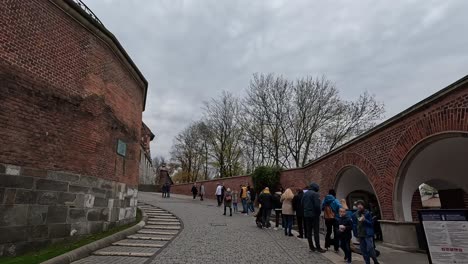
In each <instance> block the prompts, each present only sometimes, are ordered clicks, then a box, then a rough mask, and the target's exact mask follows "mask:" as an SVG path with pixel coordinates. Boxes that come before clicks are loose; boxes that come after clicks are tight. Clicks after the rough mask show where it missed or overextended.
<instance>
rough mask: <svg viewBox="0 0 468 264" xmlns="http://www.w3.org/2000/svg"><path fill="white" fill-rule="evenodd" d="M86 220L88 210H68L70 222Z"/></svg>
mask: <svg viewBox="0 0 468 264" xmlns="http://www.w3.org/2000/svg"><path fill="white" fill-rule="evenodd" d="M82 221H86V210H85V209H76V208H70V209H69V211H68V221H67V222H68V223H76V222H82Z"/></svg>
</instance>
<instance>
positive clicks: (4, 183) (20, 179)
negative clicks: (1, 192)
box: [0, 175, 34, 189]
mask: <svg viewBox="0 0 468 264" xmlns="http://www.w3.org/2000/svg"><path fill="white" fill-rule="evenodd" d="M0 177H1V179H2V180H1V181H0V187H7V188H22V189H31V188H32V187H33V184H34V179H33V178H32V177H25V176H15V175H0Z"/></svg>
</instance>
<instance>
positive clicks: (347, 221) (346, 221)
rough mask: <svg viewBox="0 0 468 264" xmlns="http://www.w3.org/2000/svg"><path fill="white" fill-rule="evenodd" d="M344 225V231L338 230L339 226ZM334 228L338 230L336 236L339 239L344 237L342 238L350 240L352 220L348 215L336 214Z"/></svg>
mask: <svg viewBox="0 0 468 264" xmlns="http://www.w3.org/2000/svg"><path fill="white" fill-rule="evenodd" d="M340 225H344V226H345V227H346V229H345V231H343V232H341V231H339V229H338V228H339V226H340ZM336 228H337V230H338V238H339V239H344V240H351V237H352V235H351V231H352V230H353V220H351V218H349V216H348V215H345V216H343V217H341V216H338V217H337V218H336Z"/></svg>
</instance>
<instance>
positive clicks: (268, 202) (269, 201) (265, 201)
mask: <svg viewBox="0 0 468 264" xmlns="http://www.w3.org/2000/svg"><path fill="white" fill-rule="evenodd" d="M258 202H259V203H260V204H261V205H262V208H263V209H272V208H273V196H272V195H271V194H270V193H263V192H262V193H261V194H260V195H259V196H258Z"/></svg>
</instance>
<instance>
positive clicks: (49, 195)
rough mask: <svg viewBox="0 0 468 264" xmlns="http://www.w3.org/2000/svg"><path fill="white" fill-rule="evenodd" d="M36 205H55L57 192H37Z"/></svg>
mask: <svg viewBox="0 0 468 264" xmlns="http://www.w3.org/2000/svg"><path fill="white" fill-rule="evenodd" d="M37 203H38V204H57V203H58V193H57V192H37Z"/></svg>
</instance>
